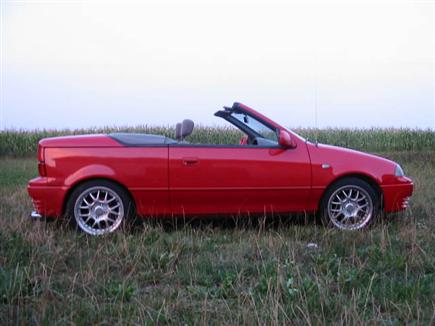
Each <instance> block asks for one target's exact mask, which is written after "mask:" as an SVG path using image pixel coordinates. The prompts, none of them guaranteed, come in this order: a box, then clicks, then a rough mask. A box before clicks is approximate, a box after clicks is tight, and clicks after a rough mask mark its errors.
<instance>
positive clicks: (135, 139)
mask: <svg viewBox="0 0 435 326" xmlns="http://www.w3.org/2000/svg"><path fill="white" fill-rule="evenodd" d="M108 136H109V137H111V138H113V139H114V140H116V141H117V142H119V143H121V144H123V145H125V146H150V145H167V144H175V143H177V142H176V141H175V140H173V139H171V138H168V137H165V136H161V135H149V134H135V133H112V134H109V135H108Z"/></svg>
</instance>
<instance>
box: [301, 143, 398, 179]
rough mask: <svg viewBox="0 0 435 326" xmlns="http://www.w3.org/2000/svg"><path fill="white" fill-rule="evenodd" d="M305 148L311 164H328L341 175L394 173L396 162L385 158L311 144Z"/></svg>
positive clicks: (346, 149)
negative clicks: (345, 173)
mask: <svg viewBox="0 0 435 326" xmlns="http://www.w3.org/2000/svg"><path fill="white" fill-rule="evenodd" d="M307 147H308V150H309V153H310V157H311V162H312V164H314V165H322V164H329V165H331V166H332V167H333V168H334V169H337V170H340V171H342V172H343V173H344V172H348V173H351V172H361V171H362V172H367V173H370V174H372V173H375V172H374V171H376V170H377V171H383V172H384V173H394V169H395V167H396V165H397V163H396V162H394V161H391V160H388V159H386V158H383V157H380V156H377V155H373V154H368V153H364V152H360V151H356V150H353V149H348V148H343V147H338V146H332V145H325V144H318V145H315V144H312V143H307ZM371 172H372V173H371Z"/></svg>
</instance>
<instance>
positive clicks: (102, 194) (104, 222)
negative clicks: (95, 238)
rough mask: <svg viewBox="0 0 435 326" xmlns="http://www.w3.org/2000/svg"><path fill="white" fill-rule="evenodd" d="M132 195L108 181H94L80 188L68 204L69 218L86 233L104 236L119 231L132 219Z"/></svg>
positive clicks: (74, 192)
mask: <svg viewBox="0 0 435 326" xmlns="http://www.w3.org/2000/svg"><path fill="white" fill-rule="evenodd" d="M133 211H134V209H133V203H132V201H131V199H130V196H129V194H128V193H127V192H126V191H125V190H124V189H123V188H122V187H120V186H118V185H117V184H115V183H113V182H110V181H107V180H92V181H88V182H85V183H83V184H81V185H80V186H78V187H77V188H76V189H75V190H74V191H73V192H72V193H71V196H70V198H69V201H68V204H67V210H66V212H67V215H68V216H69V217H71V220H72V221H73V222H75V224H76V226H78V227H79V228H80V229H81V230H82V231H84V232H86V233H87V234H90V235H102V234H106V233H111V232H114V231H115V230H117V229H118V228H119V227H120V226H121V225H122V224H123V223H124V221H125V219H126V218H127V217H128V216H129V215H132V212H133Z"/></svg>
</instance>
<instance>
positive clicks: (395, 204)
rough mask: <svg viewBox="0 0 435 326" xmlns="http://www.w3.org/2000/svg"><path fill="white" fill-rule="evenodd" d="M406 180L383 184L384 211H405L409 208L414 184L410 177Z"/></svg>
mask: <svg viewBox="0 0 435 326" xmlns="http://www.w3.org/2000/svg"><path fill="white" fill-rule="evenodd" d="M406 181H407V182H403V183H398V184H390V185H384V186H382V191H383V194H384V211H385V212H386V213H390V212H398V211H403V210H405V209H407V208H408V206H409V200H410V198H411V195H412V192H413V190H414V184H413V183H412V181H411V180H410V179H408V178H406Z"/></svg>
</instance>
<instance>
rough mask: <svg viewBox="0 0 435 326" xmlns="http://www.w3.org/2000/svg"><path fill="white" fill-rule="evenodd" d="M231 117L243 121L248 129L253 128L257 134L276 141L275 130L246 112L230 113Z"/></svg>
mask: <svg viewBox="0 0 435 326" xmlns="http://www.w3.org/2000/svg"><path fill="white" fill-rule="evenodd" d="M231 116H232V117H234V118H235V119H237V120H238V121H239V122H241V123H243V124H244V125H245V126H247V127H248V128H249V129H251V130H253V131H254V132H255V133H256V134H258V135H259V136H261V137H263V138H266V139H269V140H272V141H276V142H278V136H277V134H276V130H275V129H272V128H270V127H268V126H266V125H265V124H264V123H262V122H260V121H258V120H257V119H255V118H253V117H252V116H250V115H247V114H246V113H236V112H233V113H232V114H231Z"/></svg>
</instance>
